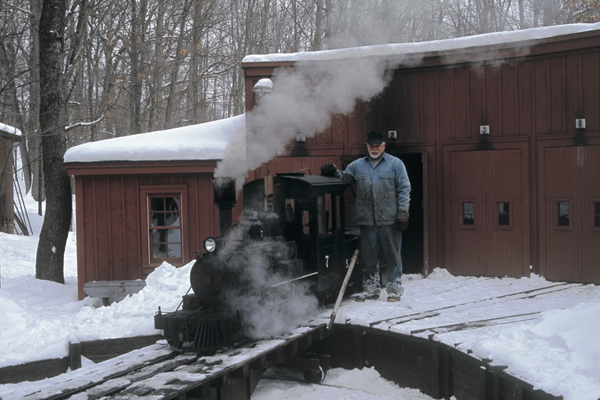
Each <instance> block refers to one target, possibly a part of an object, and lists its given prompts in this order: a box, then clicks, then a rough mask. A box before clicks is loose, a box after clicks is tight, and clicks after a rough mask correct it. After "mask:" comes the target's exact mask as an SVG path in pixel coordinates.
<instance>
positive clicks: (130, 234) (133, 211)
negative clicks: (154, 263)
mask: <svg viewBox="0 0 600 400" xmlns="http://www.w3.org/2000/svg"><path fill="white" fill-rule="evenodd" d="M123 191H124V199H123V206H124V212H125V216H124V218H123V227H124V228H123V229H124V230H125V241H126V247H127V254H126V257H125V265H124V266H123V267H124V269H126V270H127V278H126V279H137V278H138V277H140V276H141V273H142V260H141V251H140V248H141V242H140V236H141V232H140V226H141V223H140V214H139V212H138V205H139V204H140V199H139V185H138V180H137V177H136V176H125V177H123Z"/></svg>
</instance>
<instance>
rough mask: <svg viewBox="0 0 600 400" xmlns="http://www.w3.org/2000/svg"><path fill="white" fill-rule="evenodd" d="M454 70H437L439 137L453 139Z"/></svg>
mask: <svg viewBox="0 0 600 400" xmlns="http://www.w3.org/2000/svg"><path fill="white" fill-rule="evenodd" d="M453 76H454V70H444V71H440V72H439V81H438V87H439V90H438V93H439V103H440V107H439V129H440V130H439V138H440V139H454V138H455V137H456V133H455V110H454V85H453V83H454V80H453Z"/></svg>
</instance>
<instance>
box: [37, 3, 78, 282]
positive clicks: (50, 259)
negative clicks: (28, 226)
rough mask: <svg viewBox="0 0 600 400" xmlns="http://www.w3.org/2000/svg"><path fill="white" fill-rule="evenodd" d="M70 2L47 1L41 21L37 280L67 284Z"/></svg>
mask: <svg viewBox="0 0 600 400" xmlns="http://www.w3.org/2000/svg"><path fill="white" fill-rule="evenodd" d="M66 11H67V0H44V4H43V8H42V15H41V19H40V28H39V29H40V30H39V35H40V36H39V37H40V59H43V60H44V65H43V68H40V84H41V85H40V87H41V96H40V99H41V101H40V127H41V129H42V146H43V151H44V162H43V165H44V178H45V179H44V181H45V184H46V194H47V199H46V216H45V218H44V223H43V225H42V231H41V233H40V239H39V242H38V249H37V257H36V265H35V269H36V277H37V278H38V279H45V280H51V281H55V282H59V283H64V273H63V265H64V252H65V246H66V242H67V236H68V232H69V225H70V223H71V187H70V183H69V177H68V176H67V173H66V170H65V167H64V165H63V155H64V153H65V150H66V146H65V136H64V127H65V122H66V118H65V117H66V110H65V94H64V88H65V85H64V80H63V77H64V75H63V74H64V62H63V50H64V35H65V27H66V21H65V19H66V16H65V15H66Z"/></svg>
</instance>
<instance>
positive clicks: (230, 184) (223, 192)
mask: <svg viewBox="0 0 600 400" xmlns="http://www.w3.org/2000/svg"><path fill="white" fill-rule="evenodd" d="M213 185H214V189H215V205H216V206H217V208H218V209H219V235H220V236H224V235H225V232H227V230H228V229H229V228H231V223H232V222H233V211H232V208H233V206H235V178H229V177H221V178H214V179H213Z"/></svg>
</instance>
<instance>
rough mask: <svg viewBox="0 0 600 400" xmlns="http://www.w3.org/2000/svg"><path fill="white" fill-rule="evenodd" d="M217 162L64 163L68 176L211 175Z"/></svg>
mask: <svg viewBox="0 0 600 400" xmlns="http://www.w3.org/2000/svg"><path fill="white" fill-rule="evenodd" d="M218 161H219V160H202V161H195V160H192V161H119V162H116V161H115V162H110V161H106V162H89V163H65V168H66V169H67V174H68V175H75V176H98V175H149V174H201V173H207V174H212V173H213V172H214V171H215V168H216V167H217V162H218Z"/></svg>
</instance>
